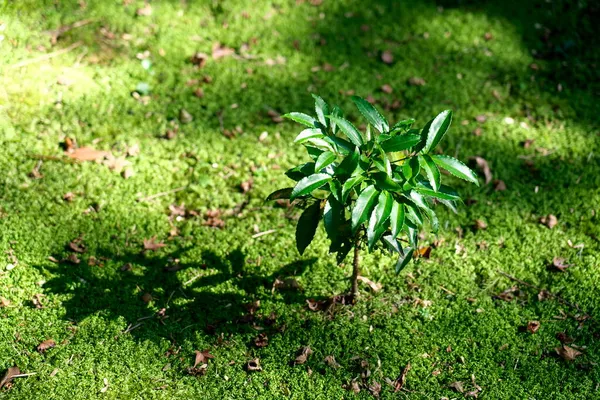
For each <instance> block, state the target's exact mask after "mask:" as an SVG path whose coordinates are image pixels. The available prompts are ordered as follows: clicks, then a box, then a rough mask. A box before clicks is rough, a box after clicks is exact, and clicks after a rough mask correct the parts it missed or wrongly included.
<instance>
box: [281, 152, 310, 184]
mask: <svg viewBox="0 0 600 400" xmlns="http://www.w3.org/2000/svg"><path fill="white" fill-rule="evenodd" d="M315 150H316V149H315ZM314 173H315V163H314V162H309V163H305V164H302V165H298V166H297V167H294V168H292V169H288V170H287V171H286V172H285V174H286V175H287V177H288V178H290V179H293V180H295V181H296V182H297V181H299V180H300V179H302V178H305V177H307V176H309V175H312V174H314Z"/></svg>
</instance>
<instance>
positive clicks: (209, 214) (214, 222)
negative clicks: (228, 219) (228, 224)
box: [202, 209, 225, 228]
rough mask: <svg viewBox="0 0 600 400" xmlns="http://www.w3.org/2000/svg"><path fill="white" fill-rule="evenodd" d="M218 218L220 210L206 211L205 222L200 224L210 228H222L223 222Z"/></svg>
mask: <svg viewBox="0 0 600 400" xmlns="http://www.w3.org/2000/svg"><path fill="white" fill-rule="evenodd" d="M220 217H221V210H219V209H214V210H207V211H206V213H204V219H205V221H204V222H203V223H202V225H205V226H210V227H211V228H224V227H225V221H223V220H222V219H221V218H220Z"/></svg>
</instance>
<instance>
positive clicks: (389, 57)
mask: <svg viewBox="0 0 600 400" xmlns="http://www.w3.org/2000/svg"><path fill="white" fill-rule="evenodd" d="M363 30H364V29H363ZM381 61H383V62H384V63H386V64H391V63H393V62H394V55H393V54H392V52H391V51H389V50H386V51H384V52H383V53H381Z"/></svg>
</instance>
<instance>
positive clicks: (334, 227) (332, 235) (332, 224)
mask: <svg viewBox="0 0 600 400" xmlns="http://www.w3.org/2000/svg"><path fill="white" fill-rule="evenodd" d="M343 213H344V207H343V206H342V205H341V204H340V203H339V202H338V201H337V200H336V199H335V198H334V197H333V196H329V199H328V200H327V203H325V208H324V209H323V222H324V224H325V232H327V237H329V239H330V240H331V241H336V240H337V237H338V233H339V230H340V225H341V223H342V222H343V219H344V214H343Z"/></svg>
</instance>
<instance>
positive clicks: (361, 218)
mask: <svg viewBox="0 0 600 400" xmlns="http://www.w3.org/2000/svg"><path fill="white" fill-rule="evenodd" d="M378 194H379V193H378V192H377V189H375V186H373V185H370V186H367V187H366V188H365V190H363V191H362V192H361V194H360V196H358V199H356V203H355V205H354V208H353V209H352V233H356V231H357V230H358V228H359V227H360V226H361V225H362V223H363V222H365V221H366V220H367V218H369V214H370V213H371V211H373V207H375V202H376V201H377V195H378Z"/></svg>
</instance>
